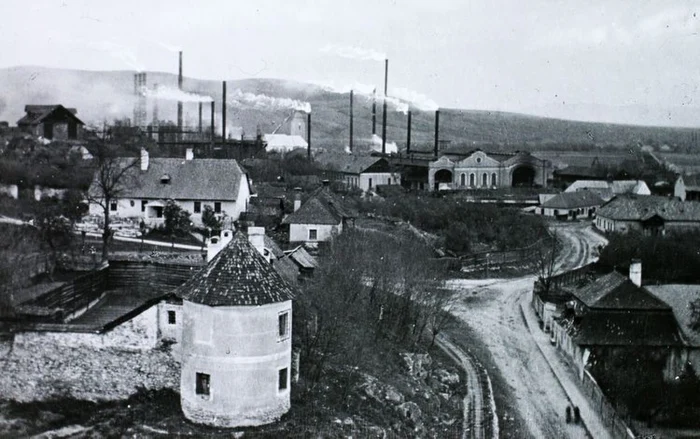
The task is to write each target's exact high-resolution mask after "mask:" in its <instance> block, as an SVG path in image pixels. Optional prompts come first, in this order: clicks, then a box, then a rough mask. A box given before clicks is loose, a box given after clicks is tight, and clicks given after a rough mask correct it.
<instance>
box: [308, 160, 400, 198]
mask: <svg viewBox="0 0 700 439" xmlns="http://www.w3.org/2000/svg"><path fill="white" fill-rule="evenodd" d="M315 160H316V162H318V163H319V164H320V166H321V168H322V169H323V170H325V171H326V173H327V175H328V177H331V178H332V179H333V180H335V181H341V182H343V183H345V185H347V186H348V187H354V188H359V189H361V190H362V191H363V192H367V191H371V190H374V189H375V188H376V187H377V186H382V185H401V174H400V173H399V172H397V171H396V170H395V169H392V167H391V165H390V164H389V161H388V160H387V159H385V158H383V157H373V156H362V155H355V154H338V153H328V152H326V153H323V154H318V155H316V157H315Z"/></svg>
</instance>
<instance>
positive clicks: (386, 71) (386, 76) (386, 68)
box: [382, 59, 389, 154]
mask: <svg viewBox="0 0 700 439" xmlns="http://www.w3.org/2000/svg"><path fill="white" fill-rule="evenodd" d="M388 84H389V60H388V59H385V60H384V106H383V112H382V154H386V98H387V86H388Z"/></svg>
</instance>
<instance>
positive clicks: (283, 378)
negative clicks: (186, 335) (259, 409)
mask: <svg viewBox="0 0 700 439" xmlns="http://www.w3.org/2000/svg"><path fill="white" fill-rule="evenodd" d="M288 375H289V370H288V369H287V368H286V367H285V368H284V369H280V370H279V372H278V379H277V390H287V386H288V384H287V378H288ZM207 376H209V375H207Z"/></svg>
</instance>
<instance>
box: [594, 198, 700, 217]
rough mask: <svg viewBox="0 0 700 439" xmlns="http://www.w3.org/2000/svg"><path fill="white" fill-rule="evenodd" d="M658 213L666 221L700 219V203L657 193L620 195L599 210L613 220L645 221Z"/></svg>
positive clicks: (601, 215) (601, 214) (599, 213)
mask: <svg viewBox="0 0 700 439" xmlns="http://www.w3.org/2000/svg"><path fill="white" fill-rule="evenodd" d="M656 215H658V216H659V217H661V218H663V219H664V220H666V221H700V203H697V202H692V201H685V202H684V201H680V200H677V199H675V198H668V197H661V196H656V195H620V196H617V197H615V198H613V199H612V200H610V202H608V203H607V204H606V205H604V206H603V207H601V208H600V209H599V210H598V216H599V217H604V218H607V219H611V220H629V221H644V220H647V219H649V218H651V217H653V216H656Z"/></svg>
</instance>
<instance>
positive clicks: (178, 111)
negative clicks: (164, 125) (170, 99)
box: [177, 51, 182, 141]
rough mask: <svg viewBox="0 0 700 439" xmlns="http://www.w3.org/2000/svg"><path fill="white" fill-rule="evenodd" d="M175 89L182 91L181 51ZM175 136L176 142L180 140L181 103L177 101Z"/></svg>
mask: <svg viewBox="0 0 700 439" xmlns="http://www.w3.org/2000/svg"><path fill="white" fill-rule="evenodd" d="M177 88H178V90H182V51H180V59H179V63H178V70H177ZM177 136H178V141H179V140H181V139H182V101H177Z"/></svg>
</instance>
